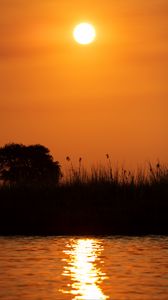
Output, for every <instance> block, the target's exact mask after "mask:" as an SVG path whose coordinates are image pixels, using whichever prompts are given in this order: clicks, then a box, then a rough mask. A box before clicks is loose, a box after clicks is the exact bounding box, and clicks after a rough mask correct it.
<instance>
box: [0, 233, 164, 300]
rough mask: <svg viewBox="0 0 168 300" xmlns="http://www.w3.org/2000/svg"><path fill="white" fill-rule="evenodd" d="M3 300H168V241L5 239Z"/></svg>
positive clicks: (0, 250) (0, 247) (0, 265)
mask: <svg viewBox="0 0 168 300" xmlns="http://www.w3.org/2000/svg"><path fill="white" fill-rule="evenodd" d="M0 299H3V300H19V299H20V300H45V299H46V300H106V299H109V300H167V299H168V237H163V236H156V237H155V236H149V237H119V236H118V237H113V236H108V237H0Z"/></svg>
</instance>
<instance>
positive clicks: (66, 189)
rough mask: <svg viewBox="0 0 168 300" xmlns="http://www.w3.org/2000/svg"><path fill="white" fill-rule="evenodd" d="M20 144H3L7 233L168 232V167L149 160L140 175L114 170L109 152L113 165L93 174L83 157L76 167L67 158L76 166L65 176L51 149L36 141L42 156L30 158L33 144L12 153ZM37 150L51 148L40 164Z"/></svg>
mask: <svg viewBox="0 0 168 300" xmlns="http://www.w3.org/2000/svg"><path fill="white" fill-rule="evenodd" d="M15 146H16V144H12V145H6V146H5V147H6V148H5V147H2V148H0V174H1V180H2V185H1V188H0V234H1V235H22V234H23V235H104V234H105V235H110V234H117V235H146V234H168V214H167V212H168V168H167V167H166V166H161V165H160V164H159V163H157V164H156V165H155V166H152V165H150V164H149V167H148V169H147V170H139V172H137V173H136V174H135V173H132V172H128V171H126V170H124V169H121V170H119V169H117V170H113V168H112V165H111V161H110V157H109V155H108V154H107V162H108V167H107V168H97V169H92V171H91V172H90V173H87V172H86V171H85V170H84V168H83V166H82V159H81V158H80V159H79V166H78V168H76V169H75V168H74V167H73V165H72V163H71V159H70V158H69V157H67V161H68V163H69V166H70V168H69V175H68V176H66V178H64V177H62V174H61V167H60V165H59V163H58V162H54V161H53V158H52V156H51V155H50V153H49V150H48V149H47V148H45V147H44V149H45V151H44V149H43V148H40V147H43V146H40V145H35V149H36V155H35V154H33V153H34V152H33V153H32V151H34V149H33V150H32V148H31V151H30V152H31V155H30V152H29V149H26V151H27V154H26V156H25V152H24V151H25V148H27V147H26V146H23V145H17V147H18V148H19V149H20V147H19V146H21V147H23V148H24V147H25V148H24V150H23V149H22V150H23V152H19V155H18V152H17V151H15V155H14V156H13V157H12V154H11V148H10V147H14V148H15ZM37 146H38V147H39V148H38V147H37ZM29 147H30V146H29ZM31 147H32V146H31ZM37 148H38V149H41V150H40V151H42V152H43V154H44V152H45V155H43V157H42V156H41V159H40V162H39V163H38V164H37V161H38V159H39V158H38V154H37V152H38V151H37ZM6 150H8V151H6ZM9 150H10V151H9ZM15 150H16V149H15ZM19 151H20V150H19ZM7 152H10V155H9V154H7ZM21 153H22V155H21ZM39 153H40V152H39ZM34 155H35V156H36V159H35V160H34V158H32V157H34ZM46 155H47V160H48V161H49V165H50V167H49V168H48V167H47V161H46ZM28 156H29V159H28V160H27V162H25V161H26V157H28ZM30 156H31V159H30ZM9 157H10V161H9ZM20 157H22V160H21V161H20ZM44 161H45V163H44V165H45V168H44V165H43V162H44ZM5 164H6V165H5ZM36 164H37V165H38V166H37V165H36ZM51 165H52V166H55V167H54V169H53V167H51ZM50 168H51V170H52V171H51V175H50ZM37 170H38V172H37ZM53 170H54V171H53ZM18 174H20V175H18ZM30 174H31V176H30ZM37 174H38V175H37ZM4 176H6V177H4ZM50 176H51V178H50ZM46 179H47V181H46Z"/></svg>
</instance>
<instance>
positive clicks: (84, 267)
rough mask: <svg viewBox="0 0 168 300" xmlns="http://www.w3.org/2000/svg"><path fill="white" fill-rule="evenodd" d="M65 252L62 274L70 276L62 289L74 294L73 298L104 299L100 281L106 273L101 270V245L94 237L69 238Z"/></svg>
mask: <svg viewBox="0 0 168 300" xmlns="http://www.w3.org/2000/svg"><path fill="white" fill-rule="evenodd" d="M66 247H67V249H66V250H64V253H65V254H66V256H67V257H66V259H65V261H66V263H67V264H66V266H65V267H64V273H63V275H64V276H68V277H70V282H71V283H70V284H69V285H68V286H67V290H66V291H65V290H64V291H62V292H63V293H66V294H71V295H73V296H74V298H73V300H80V299H81V300H106V299H107V298H108V296H105V295H104V293H103V291H102V288H101V283H102V282H103V280H104V279H105V278H106V274H104V273H103V272H102V271H101V268H100V267H98V264H99V266H101V263H102V260H101V259H100V255H101V252H102V250H103V247H102V245H101V243H100V242H99V241H97V240H94V239H79V240H71V243H70V244H68V245H67V246H66Z"/></svg>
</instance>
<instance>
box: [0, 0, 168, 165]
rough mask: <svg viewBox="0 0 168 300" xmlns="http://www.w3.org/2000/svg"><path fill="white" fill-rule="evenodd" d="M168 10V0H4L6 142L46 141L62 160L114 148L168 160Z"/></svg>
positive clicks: (134, 156)
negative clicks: (82, 0) (86, 23)
mask: <svg viewBox="0 0 168 300" xmlns="http://www.w3.org/2000/svg"><path fill="white" fill-rule="evenodd" d="M11 3H13V4H11ZM167 11H168V1H167V0H162V1H160V0H155V1H153V0H149V1H146V0H142V1H130V0H128V1H127V4H126V3H125V1H124V0H121V1H110V0H105V1H89V0H86V1H84V2H82V3H81V2H80V1H77V0H72V1H65V0H61V1H52V0H48V1H42V0H38V1H37V0H34V1H18V0H16V1H1V4H0V14H1V18H0V26H1V28H2V32H1V40H0V49H1V53H0V82H1V87H0V99H1V102H0V127H1V128H3V130H2V131H1V136H0V145H1V146H2V145H4V144H5V143H9V142H18V143H23V144H25V145H28V144H35V143H40V144H42V145H46V146H47V147H48V148H49V149H50V150H51V153H52V154H53V156H54V158H55V160H58V161H59V162H60V164H61V165H62V166H65V164H66V159H65V158H66V156H70V157H71V159H72V161H73V164H74V165H75V164H77V163H78V159H79V157H82V158H83V160H82V162H83V164H84V166H86V167H87V166H89V167H90V166H91V165H92V164H97V163H102V164H106V158H105V154H106V153H109V154H110V155H111V158H112V159H111V160H112V164H117V162H118V163H119V164H121V165H122V164H123V163H125V164H126V165H127V166H129V167H133V168H136V167H137V165H142V164H144V163H145V162H146V161H152V162H156V160H157V159H160V160H161V161H163V162H166V161H167V160H168V141H167V136H168V118H167V115H168V101H167V99H168V85H167V68H168V42H167V35H166V32H167V28H168V21H167V20H168V16H167ZM83 22H84V23H85V22H88V23H89V24H88V25H87V27H84V28H86V29H87V30H86V31H85V30H83V27H82V26H83V25H82V24H81V23H83ZM90 25H91V27H88V26H90ZM76 26H77V27H76ZM92 26H93V27H92ZM83 32H84V35H83ZM89 42H91V44H87V43H89ZM79 43H80V44H79ZM30 120H31V122H30Z"/></svg>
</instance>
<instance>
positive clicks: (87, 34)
mask: <svg viewBox="0 0 168 300" xmlns="http://www.w3.org/2000/svg"><path fill="white" fill-rule="evenodd" d="M73 36H74V39H75V41H76V42H77V43H79V44H82V45H87V44H90V43H92V42H93V41H94V40H95V37H96V31H95V28H94V27H93V25H91V24H89V23H81V24H78V25H77V26H76V27H75V29H74V31H73Z"/></svg>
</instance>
